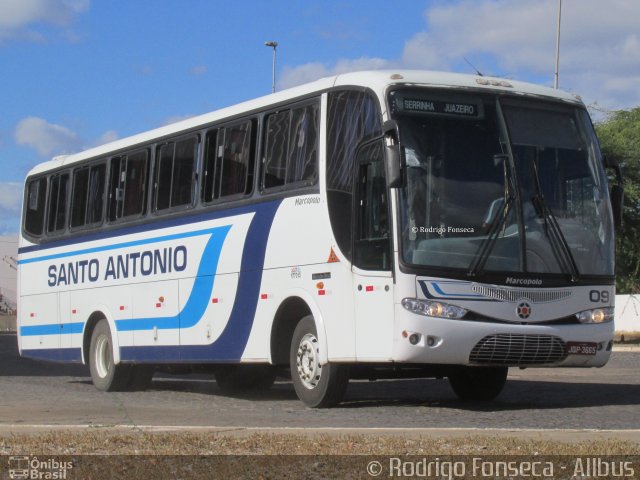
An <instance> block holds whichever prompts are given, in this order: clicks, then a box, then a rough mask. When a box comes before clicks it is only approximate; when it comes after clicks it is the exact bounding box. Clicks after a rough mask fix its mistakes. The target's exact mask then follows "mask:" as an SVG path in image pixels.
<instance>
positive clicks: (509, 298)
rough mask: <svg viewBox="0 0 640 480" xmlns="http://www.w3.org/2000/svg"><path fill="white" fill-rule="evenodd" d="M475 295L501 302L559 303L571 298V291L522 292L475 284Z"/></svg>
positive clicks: (514, 289) (473, 288) (515, 289)
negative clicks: (524, 300)
mask: <svg viewBox="0 0 640 480" xmlns="http://www.w3.org/2000/svg"><path fill="white" fill-rule="evenodd" d="M471 290H472V291H473V292H474V293H478V294H480V295H483V296H485V297H489V298H493V299H494V300H500V301H501V302H517V301H518V300H523V299H526V300H529V301H530V302H532V303H546V302H557V301H558V300H564V299H565V298H569V297H570V296H571V290H557V289H556V290H520V289H517V288H504V287H495V286H490V287H489V286H486V285H477V284H474V285H473V286H472V287H471Z"/></svg>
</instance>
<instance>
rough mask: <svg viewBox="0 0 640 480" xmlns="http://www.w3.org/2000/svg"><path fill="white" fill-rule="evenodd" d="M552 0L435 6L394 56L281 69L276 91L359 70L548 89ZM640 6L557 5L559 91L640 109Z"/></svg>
mask: <svg viewBox="0 0 640 480" xmlns="http://www.w3.org/2000/svg"><path fill="white" fill-rule="evenodd" d="M557 8H558V2H557V0H538V1H536V2H532V1H530V0H459V1H452V2H433V4H432V6H430V7H428V8H427V10H426V11H425V12H424V19H425V28H424V29H423V30H422V31H419V32H415V33H413V34H412V35H410V36H408V38H407V39H406V41H405V44H404V47H403V49H402V51H401V52H399V53H398V58H396V59H369V58H361V59H356V60H350V59H342V60H340V61H338V62H336V63H335V64H332V65H325V64H318V63H308V64H304V65H299V66H294V67H288V68H285V69H283V71H282V75H281V77H280V82H279V83H280V84H281V85H282V87H289V86H293V85H296V84H299V83H302V82H306V81H310V80H314V79H316V78H319V77H321V76H327V75H333V74H337V73H342V72H344V71H353V70H359V69H361V68H362V67H366V68H371V69H376V68H421V69H434V70H448V71H456V70H457V71H464V72H470V67H469V66H468V65H467V64H466V63H465V62H464V58H465V57H466V58H467V59H469V61H471V62H472V63H473V64H474V65H476V66H477V67H478V68H479V69H480V70H481V71H483V73H485V74H494V75H502V76H507V77H510V78H517V79H527V78H534V79H536V81H538V82H542V83H545V84H547V85H549V86H550V85H552V84H553V72H554V65H555V45H556V28H557V13H558V11H557ZM638 18H640V2H639V1H637V0H609V1H607V2H602V1H601V0H580V1H565V2H563V10H562V30H561V45H560V77H559V79H560V82H559V83H560V87H561V88H563V89H566V90H570V91H572V92H575V93H579V94H581V95H582V96H583V98H584V99H585V102H587V103H590V102H594V101H597V102H598V103H599V104H600V105H601V106H603V107H606V108H630V107H633V106H636V105H638V104H640V82H639V81H640V31H639V30H638Z"/></svg>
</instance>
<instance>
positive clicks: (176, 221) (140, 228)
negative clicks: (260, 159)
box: [18, 202, 279, 255]
mask: <svg viewBox="0 0 640 480" xmlns="http://www.w3.org/2000/svg"><path fill="white" fill-rule="evenodd" d="M277 203H279V202H277ZM259 207H260V205H259V204H254V205H247V206H244V207H235V208H228V209H222V210H214V211H208V212H206V211H205V212H203V211H201V210H200V211H197V213H193V214H191V215H186V216H180V217H176V218H169V219H162V220H155V219H153V217H151V218H150V219H148V220H149V221H145V222H144V223H141V224H138V225H134V226H127V227H121V228H117V229H113V230H101V231H97V232H91V233H87V234H86V235H82V236H79V237H71V238H63V239H60V240H54V241H50V242H46V243H42V244H38V245H30V246H28V247H20V248H19V249H18V254H20V255H23V254H26V253H31V252H38V251H44V250H50V249H52V248H59V247H67V246H70V245H78V244H83V243H88V242H95V241H98V240H106V239H110V238H120V237H123V236H126V235H134V234H136V233H148V232H154V231H157V230H163V229H167V228H171V227H182V226H185V225H191V224H196V223H200V222H205V221H208V220H217V219H221V218H226V217H233V216H237V215H243V214H246V213H254V212H255V211H256V209H259Z"/></svg>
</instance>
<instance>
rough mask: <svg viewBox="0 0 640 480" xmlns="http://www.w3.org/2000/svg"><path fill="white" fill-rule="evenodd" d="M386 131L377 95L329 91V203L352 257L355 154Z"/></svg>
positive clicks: (343, 246)
mask: <svg viewBox="0 0 640 480" xmlns="http://www.w3.org/2000/svg"><path fill="white" fill-rule="evenodd" d="M381 133H382V117H381V115H380V109H379V108H378V103H377V100H376V98H375V97H374V96H373V95H372V94H369V93H367V92H363V91H357V90H345V91H336V92H332V93H330V94H329V102H328V112H327V204H328V207H329V219H330V220H331V229H332V230H333V234H334V236H335V238H336V241H337V243H338V246H339V247H340V250H342V253H343V254H345V255H346V257H347V258H348V259H349V260H350V259H351V243H352V239H353V237H352V231H353V229H352V224H353V219H352V212H351V208H345V205H349V206H351V205H352V203H353V185H354V181H353V176H354V174H355V172H356V171H357V169H356V166H355V161H356V158H355V154H356V150H357V149H358V146H359V145H361V143H362V142H363V141H366V140H367V139H371V138H373V137H375V136H377V135H380V134H381Z"/></svg>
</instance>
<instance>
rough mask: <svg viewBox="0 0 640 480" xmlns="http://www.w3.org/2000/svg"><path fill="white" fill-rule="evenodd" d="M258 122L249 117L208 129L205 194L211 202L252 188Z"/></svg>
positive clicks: (206, 199) (247, 191)
mask: <svg viewBox="0 0 640 480" xmlns="http://www.w3.org/2000/svg"><path fill="white" fill-rule="evenodd" d="M254 131H255V125H254V121H253V120H248V121H246V122H242V123H240V124H237V125H232V126H228V127H225V128H220V129H218V130H213V131H210V132H209V133H207V137H206V151H205V161H204V175H203V176H204V182H203V188H202V197H203V200H204V201H205V202H211V201H214V200H217V199H220V198H223V197H229V196H233V195H247V194H249V193H251V190H252V188H253V157H254V148H255V139H254V138H255V134H254Z"/></svg>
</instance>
